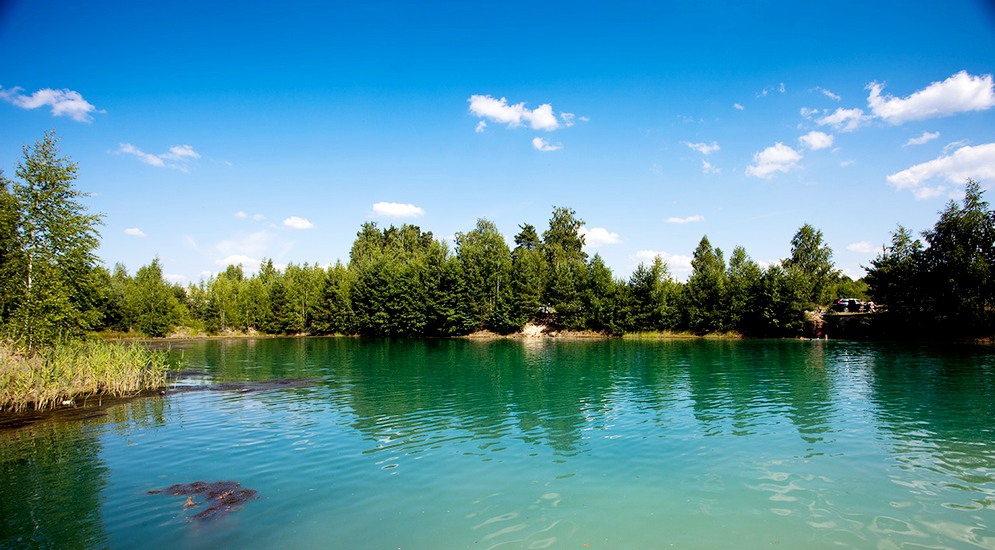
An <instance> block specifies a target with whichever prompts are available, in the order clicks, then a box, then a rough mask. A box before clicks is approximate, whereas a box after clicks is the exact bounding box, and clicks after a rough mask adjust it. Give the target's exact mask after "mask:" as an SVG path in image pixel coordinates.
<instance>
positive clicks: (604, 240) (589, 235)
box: [578, 226, 622, 248]
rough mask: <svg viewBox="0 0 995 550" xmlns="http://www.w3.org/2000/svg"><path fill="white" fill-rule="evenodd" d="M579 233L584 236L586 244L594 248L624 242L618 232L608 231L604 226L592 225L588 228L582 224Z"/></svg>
mask: <svg viewBox="0 0 995 550" xmlns="http://www.w3.org/2000/svg"><path fill="white" fill-rule="evenodd" d="M578 233H579V234H580V235H581V236H582V237H584V244H586V245H587V246H589V247H592V248H597V247H599V246H604V245H606V244H618V243H620V242H622V239H621V237H620V236H619V234H618V233H613V232H611V231H608V230H607V229H605V228H604V227H592V228H591V229H588V228H587V227H583V226H582V227H581V228H580V230H579V231H578Z"/></svg>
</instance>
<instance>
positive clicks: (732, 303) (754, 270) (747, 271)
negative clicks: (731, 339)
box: [726, 246, 763, 334]
mask: <svg viewBox="0 0 995 550" xmlns="http://www.w3.org/2000/svg"><path fill="white" fill-rule="evenodd" d="M762 276H763V270H761V269H760V266H759V265H757V263H756V262H754V261H753V260H752V259H750V256H749V255H748V254H747V253H746V249H745V248H743V247H742V246H737V247H736V248H734V249H733V250H732V255H731V256H729V267H728V269H727V270H726V281H727V285H726V288H727V291H728V293H727V296H728V306H729V318H728V323H729V327H731V328H733V329H735V330H738V331H740V332H742V333H743V334H752V333H753V332H754V331H755V330H756V328H757V327H758V326H759V323H758V318H757V316H758V308H759V305H760V304H759V300H758V297H759V294H760V281H761V278H762Z"/></svg>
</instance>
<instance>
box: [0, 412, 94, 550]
mask: <svg viewBox="0 0 995 550" xmlns="http://www.w3.org/2000/svg"><path fill="white" fill-rule="evenodd" d="M99 455H100V445H99V443H98V442H97V436H96V433H95V431H94V429H93V427H92V426H90V425H88V424H85V423H81V422H77V423H63V424H59V423H40V424H36V425H33V426H30V427H28V428H24V429H21V430H19V431H16V432H8V433H0V534H2V536H0V547H6V548H14V547H20V548H31V547H35V548H37V547H47V548H92V547H98V546H102V545H104V544H106V535H105V533H104V528H103V523H102V521H101V517H100V504H101V503H100V492H101V490H102V489H103V488H104V486H105V485H106V475H107V469H106V467H105V466H104V464H103V461H102V460H101V459H100V456H99Z"/></svg>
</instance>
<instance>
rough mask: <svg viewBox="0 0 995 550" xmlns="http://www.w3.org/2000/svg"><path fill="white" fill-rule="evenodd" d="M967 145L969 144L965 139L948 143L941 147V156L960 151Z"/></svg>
mask: <svg viewBox="0 0 995 550" xmlns="http://www.w3.org/2000/svg"><path fill="white" fill-rule="evenodd" d="M968 143H970V142H969V141H967V140H966V139H962V140H959V141H951V142H950V143H948V144H946V145H944V146H943V154H944V155H945V154H947V153H949V152H950V151H953V150H955V149H960V148H961V147H963V146H965V145H967V144H968Z"/></svg>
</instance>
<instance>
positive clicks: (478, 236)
mask: <svg viewBox="0 0 995 550" xmlns="http://www.w3.org/2000/svg"><path fill="white" fill-rule="evenodd" d="M456 257H457V258H459V263H460V268H461V271H462V276H463V284H464V286H463V290H464V293H463V299H462V304H463V307H464V308H465V311H466V316H467V317H468V318H469V319H470V322H471V324H472V328H473V329H474V330H479V329H485V328H486V329H491V330H499V329H500V328H506V325H508V324H509V320H508V319H507V317H508V314H509V310H510V309H511V296H510V294H511V284H510V283H511V277H510V274H511V251H510V250H509V249H508V245H507V244H506V243H505V241H504V237H503V236H502V235H501V233H500V232H499V231H498V229H497V226H495V225H494V223H493V222H491V221H489V220H486V219H483V218H481V219H479V220H477V226H476V227H475V228H474V229H473V230H472V231H469V232H467V233H457V234H456ZM502 286H503V287H504V288H503V289H502Z"/></svg>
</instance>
